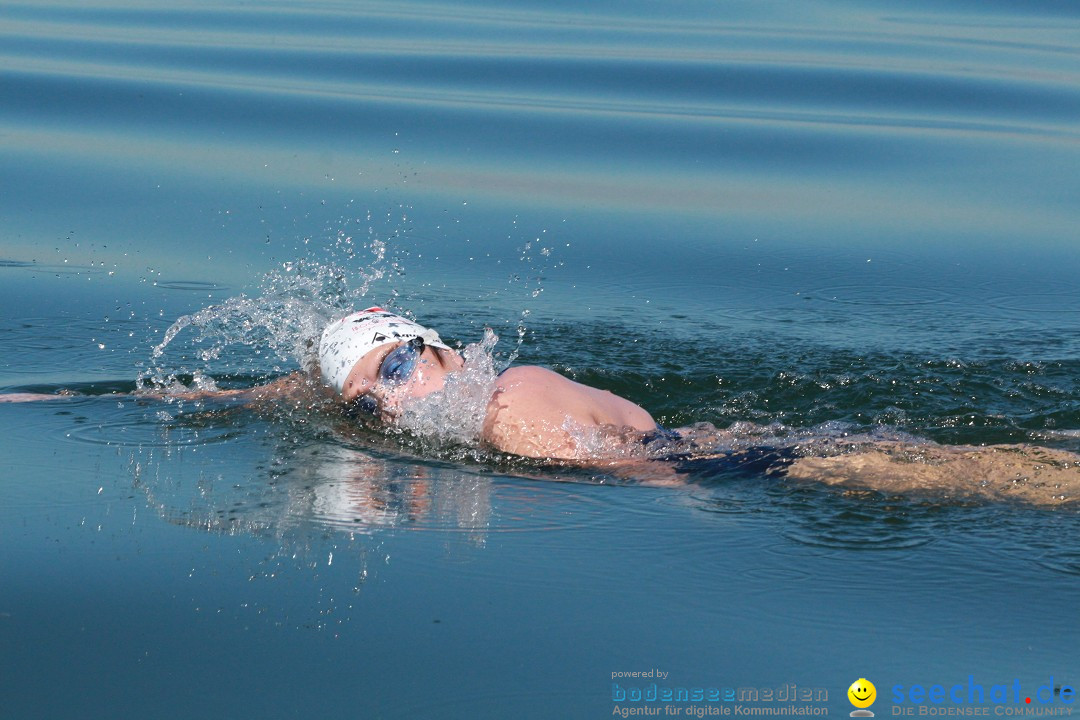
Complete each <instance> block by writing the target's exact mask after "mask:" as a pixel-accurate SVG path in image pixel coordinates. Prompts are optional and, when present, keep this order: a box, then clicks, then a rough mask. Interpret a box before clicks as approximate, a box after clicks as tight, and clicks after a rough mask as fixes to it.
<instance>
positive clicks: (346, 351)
mask: <svg viewBox="0 0 1080 720" xmlns="http://www.w3.org/2000/svg"><path fill="white" fill-rule="evenodd" d="M413 338H423V340H424V344H425V345H430V346H431V347H437V348H442V349H443V350H449V349H450V347H449V346H447V345H445V344H443V342H442V341H441V340H440V339H439V334H438V333H436V332H435V331H434V330H429V329H428V328H426V327H424V326H423V325H420V324H418V323H414V322H413V321H412V320H409V319H408V318H403V317H401V316H400V315H395V314H393V313H392V312H387V311H386V310H383V309H382V308H380V307H370V308H368V309H367V310H361V311H360V312H355V313H352V314H351V315H346V316H345V317H343V318H341V319H340V320H335V321H334V322H332V323H330V324H329V325H327V326H326V329H325V330H323V334H322V339H321V340H320V341H319V369H320V371H321V372H322V379H323V382H324V383H326V384H327V385H329V386H330V387H332V388H334V390H336V391H338V392H339V393H340V392H342V391H344V389H345V380H346V379H347V378H348V377H349V373H350V372H352V369H353V366H354V365H356V363H357V362H358V361H359V360H360V358H362V357H364V356H365V355H367V354H368V353H369V352H371V351H372V350H374V349H375V348H377V347H379V346H380V345H385V344H386V343H390V342H395V341H398V340H412V339H413Z"/></svg>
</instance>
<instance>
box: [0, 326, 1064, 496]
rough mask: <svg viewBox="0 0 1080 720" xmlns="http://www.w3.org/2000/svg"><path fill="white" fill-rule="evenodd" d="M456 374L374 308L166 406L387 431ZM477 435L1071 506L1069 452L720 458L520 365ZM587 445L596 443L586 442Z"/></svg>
mask: <svg viewBox="0 0 1080 720" xmlns="http://www.w3.org/2000/svg"><path fill="white" fill-rule="evenodd" d="M464 368H465V359H464V358H463V356H462V355H461V354H460V353H458V352H457V351H455V350H453V349H452V348H450V347H449V346H448V345H446V344H445V343H444V342H443V341H442V340H441V339H440V338H439V335H438V333H436V332H435V331H434V330H431V329H429V328H426V327H424V326H422V325H420V324H418V323H416V322H414V321H412V320H409V319H408V318H404V317H401V316H399V315H395V314H393V313H391V312H388V311H386V310H383V309H382V308H378V307H372V308H368V309H366V310H362V311H360V312H354V313H351V314H349V315H346V316H345V317H343V318H340V319H338V320H335V321H333V322H331V323H330V324H329V325H328V326H327V327H326V328H325V330H324V331H323V333H322V336H321V338H320V343H319V374H318V378H317V379H316V378H308V377H307V376H306V375H303V374H300V373H294V374H292V375H289V376H286V377H284V378H281V379H279V380H276V381H274V382H272V383H269V384H268V385H263V386H259V387H255V388H250V389H246V390H223V391H217V390H215V391H193V392H184V393H181V394H179V395H170V396H173V397H179V398H183V399H201V398H208V397H230V396H231V397H237V398H240V399H244V400H248V401H251V402H254V403H260V402H280V401H283V400H288V401H293V402H296V403H298V404H299V403H302V402H305V401H306V399H307V398H310V393H311V386H312V385H318V386H320V387H321V389H322V392H324V393H325V394H327V395H328V396H329V397H330V398H331V399H332V400H333V401H334V402H338V403H340V404H341V405H342V407H343V408H344V409H345V411H346V413H347V414H350V415H351V414H361V415H364V416H366V417H371V418H373V419H374V420H375V421H377V422H382V423H384V424H387V425H393V424H395V423H396V422H397V421H398V420H399V419H400V418H401V416H402V414H403V412H404V411H405V409H406V408H407V407H408V405H409V403H410V401H411V400H416V399H419V398H424V397H426V396H429V395H432V394H433V393H436V392H438V391H440V390H443V389H444V387H445V386H446V385H447V380H448V378H450V377H451V376H452V375H453V374H455V373H459V372H463V370H464ZM68 395H70V393H68ZM142 395H144V396H146V395H151V396H152V394H147V393H142ZM62 397H64V394H59V395H44V394H36V393H15V394H8V395H3V394H0V402H27V401H34V400H50V399H52V400H55V399H59V398H62ZM479 427H480V428H481V430H480V432H479V437H478V438H477V439H478V440H479V441H480V442H481V443H483V444H485V445H487V446H489V447H491V448H493V449H495V450H497V451H500V452H504V453H508V454H511V455H517V456H522V457H528V458H539V459H544V460H550V461H564V462H569V463H571V464H577V465H586V466H594V467H598V468H603V469H605V470H606V471H607V472H609V473H612V474H615V475H618V476H621V477H625V478H628V479H631V480H633V481H635V482H638V483H643V484H650V485H685V484H687V483H688V482H693V477H694V476H695V475H697V474H701V473H698V472H697V471H696V470H695V469H694V468H695V467H697V468H698V469H704V470H705V471H706V474H716V473H719V474H722V475H724V476H729V475H735V474H738V473H743V474H751V475H755V476H782V477H786V478H788V479H789V480H806V481H812V482H819V483H823V484H826V485H835V486H843V487H851V488H859V489H871V490H878V491H884V492H897V493H904V494H919V493H923V492H929V493H931V494H934V495H936V496H942V495H944V496H945V497H949V498H954V499H961V498H967V497H981V498H984V499H1007V498H1014V499H1018V500H1023V501H1026V502H1030V503H1032V504H1036V505H1057V504H1061V503H1071V502H1075V501H1076V499H1077V498H1078V497H1080V455H1077V454H1075V453H1072V452H1068V451H1065V450H1055V449H1050V448H1044V447H1039V446H1034V445H1028V444H1014V445H996V446H942V445H938V444H936V443H933V442H930V441H917V442H912V441H895V440H881V439H876V438H874V437H871V436H851V437H847V438H843V439H840V440H830V439H828V438H825V439H822V440H815V439H807V440H804V441H803V442H801V443H800V445H798V446H795V445H790V444H788V445H782V446H777V447H772V446H763V447H760V448H743V449H741V450H734V451H724V452H721V451H716V450H711V449H710V446H711V447H712V448H715V447H717V446H719V445H724V444H727V445H732V444H733V443H732V442H731V441H732V440H734V439H735V438H734V436H733V435H732V434H731V433H730V432H729V431H724V430H718V429H716V428H713V427H712V426H708V431H707V432H704V433H697V434H698V435H699V436H698V437H694V436H695V434H696V433H695V430H696V429H695V428H686V429H683V430H680V431H679V432H671V431H667V430H665V429H663V428H660V427H659V426H658V425H657V424H656V422H655V421H654V420H653V418H652V416H651V415H650V414H649V413H648V412H647V411H646V410H644V409H643V408H641V407H640V406H638V405H636V404H635V403H633V402H631V401H629V400H627V399H625V398H622V397H619V396H618V395H615V394H613V393H610V392H608V391H605V390H600V389H597V388H593V387H589V386H587V385H583V384H581V383H577V382H574V381H573V380H570V379H569V378H566V377H564V376H562V375H560V374H558V373H556V372H553V371H551V370H548V369H546V368H542V367H537V366H529V365H524V366H516V367H511V368H508V369H506V370H504V371H503V372H502V373H501V374H499V375H498V376H497V377H496V378H495V379H494V381H493V386H492V393H491V396H490V399H489V400H488V402H487V406H486V408H485V409H484V417H483V422H482V424H480V425H479ZM598 436H599V437H602V438H603V439H604V442H601V443H599V444H597V443H595V442H590V438H595V437H598ZM653 440H659V441H660V444H662V445H663V444H665V443H667V444H668V445H669V446H670V448H671V450H672V451H673V452H672V453H671V454H670V455H664V454H658V453H653V452H645V447H644V446H645V445H646V444H648V443H651V441H653ZM662 449H665V448H662ZM694 463H697V465H696V466H695V465H694ZM702 463H704V465H703V464H702Z"/></svg>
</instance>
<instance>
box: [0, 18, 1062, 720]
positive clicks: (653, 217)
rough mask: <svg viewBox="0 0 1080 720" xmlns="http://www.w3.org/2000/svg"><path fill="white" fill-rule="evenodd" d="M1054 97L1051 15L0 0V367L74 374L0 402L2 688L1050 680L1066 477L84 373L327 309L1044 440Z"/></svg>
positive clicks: (414, 704)
mask: <svg viewBox="0 0 1080 720" xmlns="http://www.w3.org/2000/svg"><path fill="white" fill-rule="evenodd" d="M1078 118H1080V10H1078V7H1077V6H1076V5H1074V4H1072V3H1066V2H1054V1H1052V0H1046V1H1044V2H1032V3H1022V4H1021V3H1006V2H962V1H959V0H957V1H954V2H935V3H928V2H915V3H887V2H870V1H869V0H864V1H861V2H859V1H855V0H852V1H851V2H833V3H825V2H802V3H797V4H792V3H772V2H734V1H733V2H716V3H684V2H674V3H663V4H655V3H641V2H618V3H615V2H610V3H594V4H591V5H589V6H587V7H586V6H581V5H580V4H575V3H527V2H526V3H517V4H513V5H509V4H505V5H500V4H493V3H484V2H467V1H465V2H460V3H452V2H431V3H423V2H396V3H383V2H313V3H288V2H272V1H270V0H259V1H257V2H250V3H239V2H225V3H222V2H217V3H202V2H181V3H173V4H171V5H166V4H159V5H154V4H149V3H145V2H141V1H139V0H135V1H133V2H124V1H123V0H115V1H112V2H106V3H95V4H93V5H92V6H91V5H87V4H82V3H65V2H59V1H58V2H51V1H43V2H25V3H24V2H9V3H5V4H4V5H3V6H0V390H3V391H5V392H13V391H14V392H44V393H53V392H56V391H58V390H60V389H65V388H66V389H74V390H76V391H77V392H79V393H80V394H79V395H78V396H75V397H73V398H69V399H65V400H58V401H55V402H48V403H30V404H0V438H2V439H0V458H2V462H3V465H2V470H3V472H2V473H0V719H3V720H7V719H8V718H70V717H81V718H110V719H112V718H148V717H152V718H174V717H176V718H188V717H196V716H199V717H229V718H234V717H235V718H300V717H303V718H308V717H326V716H331V715H333V716H336V717H357V718H414V717H415V718H419V717H435V718H489V717H490V718H504V717H506V718H509V717H514V718H563V717H566V718H594V717H595V718H603V717H611V716H612V710H613V709H615V708H618V707H621V706H630V705H627V704H626V703H621V704H620V703H617V702H614V701H613V695H612V693H613V688H612V682H613V679H612V674H613V673H616V672H624V671H642V670H649V669H654V668H659V669H661V670H663V671H664V672H667V673H670V675H669V676H668V679H667V680H665V681H662V682H660V684H661V685H663V684H664V683H666V684H667V685H669V686H671V687H676V686H682V687H704V688H707V687H718V688H723V687H733V688H737V687H757V688H766V687H772V688H776V687H780V686H785V685H789V684H792V683H794V684H797V685H798V686H799V687H805V688H822V689H825V690H826V691H827V696H828V697H827V700H824V701H822V702H820V703H817V706H818V707H820V708H823V709H826V710H827V711H828V714H829V715H830V716H846V714H847V713H848V712H849V711H850V710H851V709H852V707H851V705H850V703H849V702H848V700H847V697H846V690H847V687H848V686H849V685H850V684H851V683H852V682H853V681H854V680H856V679H857V678H867V679H870V680H872V681H873V682H874V683H875V684H876V685H877V688H878V696H879V697H878V701H877V703H876V705H875V706H874V707H873V710H874V711H875V712H876V713H877V714H878V716H879V717H881V716H883V715H890V716H891V715H892V714H894V713H895V708H894V707H893V705H894V703H893V698H892V690H891V689H892V687H893V686H894V685H897V684H901V685H904V686H905V687H908V686H910V685H913V684H920V683H921V684H923V685H924V686H930V685H932V684H935V683H939V684H943V685H945V686H946V687H948V686H949V685H951V684H953V683H960V682H963V683H966V682H968V676H969V675H971V676H973V677H974V678H975V681H977V682H982V683H983V684H985V685H986V686H987V687H989V686H990V685H992V684H994V683H1012V682H1013V680H1014V679H1019V681H1020V682H1021V683H1022V685H1023V687H1024V688H1025V692H1027V693H1034V692H1035V690H1036V688H1037V687H1038V686H1039V685H1042V684H1046V683H1050V684H1052V685H1053V684H1056V685H1059V686H1060V685H1063V684H1064V685H1069V684H1071V685H1072V686H1073V687H1076V686H1077V685H1080V664H1078V654H1077V647H1078V645H1080V630H1078V627H1077V611H1076V608H1077V606H1078V602H1080V541H1078V540H1077V538H1078V537H1080V517H1078V515H1077V512H1076V505H1075V504H1069V503H1066V504H1065V505H1062V506H1059V507H1056V508H1049V509H1048V508H1042V507H1033V506H1031V505H1027V504H1023V503H1019V502H1016V503H1013V502H988V501H970V500H968V501H958V500H955V499H950V498H948V497H942V496H941V495H940V494H939V495H936V496H930V497H924V496H920V497H916V496H913V495H910V494H897V493H890V492H888V491H884V490H876V491H858V490H847V491H843V490H838V489H830V488H827V487H819V486H818V485H816V484H814V483H808V482H801V483H797V482H793V481H787V480H784V479H783V478H776V477H765V476H755V475H753V474H730V475H725V474H723V473H713V474H711V475H710V474H708V473H705V474H698V475H691V476H690V478H691V482H690V485H689V486H688V487H683V488H666V489H665V488H651V487H642V486H638V485H636V484H634V483H632V482H613V478H610V477H605V476H603V475H602V474H599V473H595V472H591V471H589V470H581V471H572V470H570V471H568V470H566V469H552V468H544V467H536V466H535V465H523V464H517V463H514V462H508V461H505V460H500V459H493V458H490V457H483V456H477V455H475V454H469V453H458V454H452V453H451V454H446V453H441V454H440V453H431V452H425V451H424V449H423V447H418V446H417V445H415V444H411V443H409V442H402V441H399V440H398V439H395V438H386V437H382V436H380V435H378V434H372V433H370V432H368V433H364V432H357V431H356V429H355V428H353V427H351V426H350V425H349V423H348V422H346V421H344V420H342V419H341V418H338V417H334V416H333V415H331V414H328V413H325V412H313V411H303V410H297V409H295V408H289V407H279V408H249V407H243V406H239V405H235V404H229V403H227V402H214V401H211V402H206V403H175V402H164V401H161V400H154V399H150V398H138V399H137V398H133V397H129V396H125V395H117V394H114V393H129V392H131V391H133V390H134V389H135V388H136V383H137V381H139V379H140V378H142V379H143V380H144V381H145V380H147V379H148V378H153V377H158V376H161V375H162V374H164V375H166V376H169V375H175V376H176V377H178V378H179V379H180V380H181V381H183V382H187V383H191V382H196V381H197V380H198V378H200V377H206V376H209V377H212V378H213V379H214V380H215V381H216V382H217V383H218V384H219V385H221V386H224V387H250V386H252V385H255V384H257V383H260V382H263V381H265V380H268V379H272V378H275V377H278V376H280V375H283V374H285V373H288V372H291V371H293V370H296V369H297V368H298V367H299V365H300V360H299V355H300V354H301V353H302V348H303V344H304V341H305V340H306V339H307V336H306V335H305V332H306V331H305V329H304V327H302V325H301V324H299V323H297V322H294V321H295V319H296V318H298V317H301V316H302V315H303V313H302V312H301V311H304V310H307V309H310V308H311V307H314V305H315V304H316V303H317V302H327V301H329V302H331V304H333V303H334V302H336V303H337V304H338V305H340V306H342V307H344V306H345V305H347V304H351V303H353V302H360V301H361V299H362V300H365V301H366V300H371V302H373V303H389V304H392V305H396V306H398V307H403V308H407V309H410V310H412V311H415V313H416V315H417V316H418V317H419V318H421V319H423V320H426V321H428V322H429V323H430V324H432V325H434V326H436V327H438V328H439V329H440V331H441V332H442V334H443V336H444V337H448V338H451V339H453V340H456V341H462V342H475V341H477V340H479V339H480V335H481V332H482V330H483V328H484V327H485V325H487V326H491V327H492V328H494V329H495V330H496V332H497V333H498V334H500V336H501V337H502V342H501V343H500V345H499V348H500V352H501V353H503V354H504V355H505V354H507V353H510V352H512V351H513V350H514V349H515V347H517V348H518V352H519V356H518V359H519V361H522V362H530V363H537V364H542V365H547V366H550V367H554V368H555V369H558V370H560V371H561V372H564V373H566V374H568V375H570V376H571V377H573V378H575V379H578V380H581V381H583V382H587V383H589V384H592V385H596V386H599V387H603V388H606V389H609V390H612V391H614V392H618V393H620V394H623V395H625V396H627V397H629V398H630V399H632V400H634V401H635V402H638V403H640V404H642V405H644V406H645V407H647V408H648V409H649V410H650V411H651V412H652V413H653V414H654V415H655V416H656V417H657V419H658V420H659V421H661V422H662V423H664V424H666V425H670V426H684V425H687V424H690V423H696V422H710V423H714V424H715V425H717V426H719V427H721V428H727V427H729V426H732V425H733V424H735V423H754V424H756V425H761V426H770V425H771V426H774V427H783V428H788V429H792V430H794V431H799V432H806V433H809V434H811V435H814V434H821V433H841V432H866V431H869V432H879V433H894V434H904V436H905V437H907V436H914V437H917V438H925V439H929V440H933V441H935V442H940V443H946V444H950V443H966V444H976V445H978V444H983V443H1019V442H1027V443H1036V444H1040V445H1044V446H1050V447H1054V448H1059V449H1063V450H1069V451H1074V452H1075V451H1080V383H1078V378H1080V332H1078V331H1080V289H1078V285H1077V277H1078V274H1080V253H1078V252H1077V247H1078V240H1080V238H1078V230H1077V228H1078V227H1080V211H1078V208H1080V124H1078ZM362 290H366V294H362V293H361V291H362ZM241 299H246V300H245V301H250V304H249V305H245V306H244V307H248V308H255V311H254V312H256V315H257V318H258V319H260V320H261V321H262V323H263V324H261V325H260V324H259V322H253V323H249V324H247V325H245V324H244V322H243V321H242V318H241V317H240V316H239V315H226V314H225V313H218V314H216V315H214V317H216V318H222V319H224V320H227V322H225V323H224V325H227V327H228V332H226V330H225V329H223V328H222V327H218V326H213V327H210V328H209V329H208V330H207V331H205V332H204V333H203V335H200V334H199V333H198V332H196V331H195V330H190V329H189V330H185V331H184V332H183V333H181V334H180V335H179V336H178V339H177V340H176V341H174V342H173V343H172V344H170V345H169V346H168V347H167V348H166V349H165V352H164V353H163V354H162V355H161V356H160V357H155V356H154V355H153V349H154V347H155V346H157V345H158V344H159V343H160V342H161V341H162V339H163V337H164V334H165V332H166V331H167V329H168V328H169V327H170V326H171V325H172V323H173V322H174V321H175V320H176V319H177V318H178V317H181V316H183V315H185V314H190V313H195V312H197V311H199V310H201V309H203V308H207V307H211V306H218V305H220V304H222V303H229V302H232V303H234V305H233V306H231V307H236V305H235V303H237V302H240V301H241ZM298 308H299V310H298ZM210 312H211V313H212V314H213V313H214V312H215V311H210ZM245 317H248V319H250V317H249V316H245ZM268 318H273V319H274V321H273V322H270V321H268V320H267V319H268ZM215 333H217V334H216V335H215ZM222 333H225V334H224V335H223V334H222ZM519 337H520V339H521V344H520V347H518V346H517V342H518V340H519ZM298 348H300V349H299V350H298ZM966 481H967V480H965V479H963V478H958V479H957V483H963V482H966ZM1051 678H1052V679H1051ZM621 682H624V683H626V684H631V683H633V682H639V684H642V685H644V684H645V682H647V681H644V680H643V681H625V680H621ZM1063 699H1064V698H1063V697H1062V698H1059V699H1057V700H1055V701H1054V702H1055V703H1056V704H1055V705H1054V706H1055V707H1058V708H1064V707H1065V706H1064V705H1063V704H1062V703H1061V700H1063ZM907 704H908V705H910V703H907ZM654 705H656V706H660V705H662V704H659V705H657V704H654ZM687 705H693V703H684V704H683V707H681V709H683V710H685V709H686V707H685V706H687ZM721 705H724V703H712V704H709V703H698V704H696V707H699V708H706V709H707V708H708V707H712V708H717V707H720V706H721ZM728 705H731V703H729V704H728ZM750 705H754V704H753V703H751V704H750ZM773 705H775V703H773V704H772V705H770V704H769V703H758V704H757V705H754V706H756V707H766V706H768V707H771V706H773ZM991 712H992V710H991ZM684 716H686V714H684Z"/></svg>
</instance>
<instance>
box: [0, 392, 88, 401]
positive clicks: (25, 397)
mask: <svg viewBox="0 0 1080 720" xmlns="http://www.w3.org/2000/svg"><path fill="white" fill-rule="evenodd" d="M70 397H72V396H71V395H70V394H67V395H63V394H57V395H46V394H45V393H0V403H23V402H39V401H42V400H66V399H68V398H70Z"/></svg>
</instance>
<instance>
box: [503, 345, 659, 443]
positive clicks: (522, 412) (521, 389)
mask: <svg viewBox="0 0 1080 720" xmlns="http://www.w3.org/2000/svg"><path fill="white" fill-rule="evenodd" d="M574 426H577V427H578V428H583V429H590V428H596V427H600V426H612V427H616V428H631V429H634V430H639V431H641V432H647V431H649V430H655V429H656V423H655V422H654V421H653V419H652V416H650V415H649V413H648V412H646V411H645V410H644V409H642V408H641V407H639V406H637V405H635V404H634V403H632V402H630V401H629V400H626V399H624V398H621V397H619V396H617V395H614V394H612V393H610V392H607V391H605V390H598V389H596V388H592V387H588V386H587V385H582V384H581V383H577V382H574V381H573V380H570V379H569V378H566V377H563V376H562V375H560V374H558V373H556V372H553V371H551V370H548V369H547V368H542V367H537V366H535V365H521V366H518V367H513V368H510V369H508V370H506V371H505V372H503V373H502V374H501V375H499V377H498V378H497V379H496V381H495V392H494V393H493V394H492V397H491V401H490V402H489V404H488V412H487V418H486V420H485V423H484V439H485V440H486V441H487V442H488V443H490V444H491V445H493V446H494V447H495V448H497V449H499V450H502V451H503V452H508V453H512V454H514V455H524V456H526V457H546V458H555V459H579V455H580V452H581V451H580V449H579V448H578V442H577V440H576V439H575V437H574V435H573V432H572V430H573V428H574Z"/></svg>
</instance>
